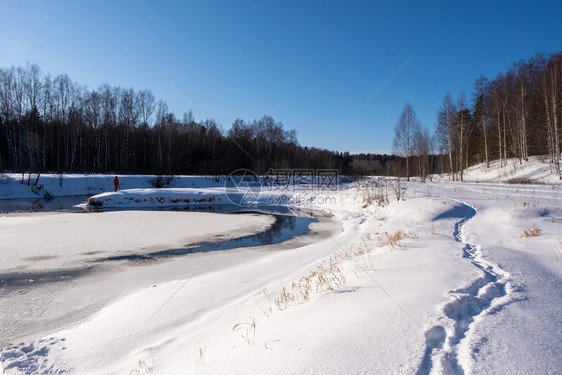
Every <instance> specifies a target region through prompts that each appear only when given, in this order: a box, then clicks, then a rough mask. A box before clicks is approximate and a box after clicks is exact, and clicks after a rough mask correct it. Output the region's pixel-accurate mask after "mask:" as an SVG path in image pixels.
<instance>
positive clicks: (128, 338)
mask: <svg viewBox="0 0 562 375" xmlns="http://www.w3.org/2000/svg"><path fill="white" fill-rule="evenodd" d="M379 182H383V183H384V184H386V185H388V186H390V187H389V189H388V195H389V199H390V204H388V205H386V206H384V207H379V206H377V204H376V203H374V202H373V203H372V204H370V205H367V206H365V201H364V197H365V196H367V195H368V194H369V193H368V191H370V194H371V195H375V194H377V193H381V192H383V193H384V191H386V190H385V189H384V188H383V189H380V188H378V187H373V186H371V187H366V186H359V185H355V186H348V187H346V188H342V189H340V190H339V191H337V192H306V191H305V192H299V193H294V195H293V193H291V194H290V195H291V197H292V199H291V201H290V203H291V204H293V205H295V206H300V207H306V208H314V209H316V210H322V211H324V212H329V213H332V214H333V215H334V216H335V218H336V219H337V220H339V222H340V223H341V231H335V232H334V231H332V230H328V229H327V228H325V229H326V231H327V232H328V233H329V235H327V236H326V237H325V238H324V239H316V240H315V241H313V242H312V243H311V242H303V241H300V242H299V241H294V242H291V243H292V244H294V245H293V246H285V247H284V248H282V249H281V248H278V247H276V248H274V249H268V248H267V247H265V248H255V249H249V248H248V249H238V250H233V251H224V252H213V253H204V254H190V255H188V256H182V257H177V258H174V259H173V260H168V261H162V262H154V263H149V264H140V265H133V266H131V265H129V264H125V263H123V264H121V265H120V268H118V269H117V270H115V269H113V268H110V269H108V270H106V271H104V272H101V271H100V272H99V273H93V274H87V275H80V277H70V281H69V282H68V283H65V282H59V283H45V285H41V286H40V287H39V288H24V287H22V290H23V293H24V294H21V295H19V294H18V293H17V292H18V291H13V292H10V293H11V294H10V295H4V296H1V297H0V304H2V301H1V299H5V300H6V301H10V303H11V305H12V306H10V307H9V308H8V306H7V304H6V303H4V304H2V305H1V306H2V309H3V311H2V316H5V314H6V311H7V312H8V314H10V315H9V316H10V318H9V319H11V320H17V319H21V318H22V317H23V318H25V319H27V320H26V321H27V322H29V324H27V325H26V327H29V325H33V324H35V329H34V330H31V331H30V330H29V329H28V328H27V329H26V331H25V335H21V337H22V339H21V340H19V339H17V338H19V337H20V336H18V332H17V331H11V332H8V333H6V334H9V335H10V337H13V338H14V340H12V341H11V342H12V345H7V346H6V347H5V348H4V349H3V350H2V351H1V352H0V368H3V371H4V372H5V373H7V374H12V373H25V372H30V373H49V374H59V373H63V372H64V373H76V374H107V373H111V374H120V373H127V374H131V373H132V374H141V373H142V374H144V373H158V374H177V373H204V374H224V373H229V374H263V373H272V374H286V373H294V374H303V373H309V374H324V373H334V374H362V373H364V374H392V373H404V374H412V373H417V374H428V373H432V374H440V373H445V374H450V373H452V374H461V373H466V374H471V373H475V374H504V373H505V374H507V373H509V374H555V373H559V371H560V368H562V359H560V358H562V357H560V355H559V352H560V349H562V288H561V286H562V283H561V277H562V242H561V239H562V231H561V225H560V223H561V222H562V212H561V208H560V203H561V201H560V200H561V197H560V191H559V186H560V185H508V184H499V183H453V182H448V181H444V180H443V181H438V182H431V183H426V184H421V183H419V182H412V183H409V184H406V193H405V199H404V200H401V201H396V200H395V199H394V194H393V185H394V184H395V182H394V181H389V180H379ZM145 193H146V194H145V196H147V195H148V196H153V197H156V196H158V194H161V195H162V194H163V195H166V196H169V194H168V193H170V192H168V193H164V192H157V191H152V192H145ZM176 193H177V194H178V195H181V194H187V195H186V196H190V195H191V194H193V192H192V191H184V192H183V193H182V192H181V191H176ZM130 194H132V193H130ZM214 194H219V191H218V190H217V191H215V192H214ZM271 194H274V193H267V194H263V196H260V199H262V203H264V202H267V201H270V202H271V201H272V198H273V200H274V201H278V200H279V199H278V197H275V196H274V195H273V196H272V195H271ZM283 194H289V193H287V192H283ZM122 196H123V194H114V195H113V197H114V198H115V201H119V200H120V199H121V197H122ZM111 197H112V194H106V195H104V202H105V203H104V204H105V205H109V206H110V205H111V202H112V198H111ZM127 202H129V203H128V204H129V205H134V204H135V202H134V200H127ZM140 202H142V200H141V201H139V202H137V203H136V204H141V203H140ZM163 214H166V213H163ZM174 214H175V213H174ZM177 214H179V215H181V214H182V213H177ZM74 215H82V214H74ZM88 215H90V214H85V216H88ZM92 215H99V214H92ZM53 216H58V214H53ZM164 216H165V215H164ZM100 217H101V216H100ZM3 219H5V220H6V221H4V223H3V224H2V227H1V228H2V229H3V228H4V225H6V223H8V222H10V221H11V220H17V219H19V216H14V215H12V216H10V215H9V216H8V217H6V218H3ZM120 223H121V224H120ZM262 224H263V223H260V224H259V225H262ZM46 225H47V224H46ZM120 225H122V226H123V228H122V229H123V230H125V229H126V228H127V227H128V224H126V223H125V222H123V221H121V222H119V223H116V224H115V226H116V227H119V226H120ZM316 225H317V227H316V230H318V231H322V230H323V229H324V225H327V224H324V223H323V222H320V223H317V224H316ZM535 228H539V229H540V235H538V236H535V237H529V238H526V237H524V236H523V234H524V230H525V229H528V230H532V229H535ZM129 229H130V228H129ZM52 230H53V232H58V233H60V229H59V228H58V227H57V226H56V225H55V224H53V226H52ZM116 230H117V231H118V232H119V230H118V228H117V229H116ZM398 230H401V231H403V233H404V235H405V238H404V239H403V240H401V241H398V243H397V244H395V246H394V247H393V246H391V245H390V244H389V240H388V239H389V237H392V236H393V235H395V234H396V233H397V231H398ZM4 233H5V231H4V230H2V231H0V241H2V243H4V242H3V241H4V238H3V236H4ZM537 233H538V231H537ZM95 234H97V233H92V235H95ZM30 236H32V234H30ZM67 236H71V234H65V235H64V237H65V238H66V237H67ZM154 237H157V234H156V233H155V236H154ZM84 241H85V242H86V241H88V239H84ZM151 241H152V239H151ZM151 243H152V244H153V245H154V246H158V245H159V238H155V239H154V242H151ZM161 244H162V245H166V244H168V242H166V241H164V240H162V243H161ZM22 250H24V251H25V252H26V254H32V253H33V249H22ZM30 256H31V255H30ZM8 271H10V269H6V268H5V267H4V266H1V269H0V272H1V273H2V276H5V274H6V273H7V272H8ZM283 288H285V289H283ZM88 293H89V294H91V295H95V297H93V299H94V300H95V303H94V302H91V303H89V302H88V300H87V298H85V297H84V295H86V294H88ZM18 301H25V303H22V304H21V305H18ZM68 305H70V307H69V306H68ZM72 305H75V306H72ZM61 311H65V312H66V313H67V314H68V315H66V316H65V315H61ZM12 314H18V315H12ZM51 327H56V328H52V329H51V330H50V331H49V328H51ZM32 332H37V334H36V335H35V336H34V335H33V334H32ZM2 334H5V333H2ZM20 342H21V344H20Z"/></svg>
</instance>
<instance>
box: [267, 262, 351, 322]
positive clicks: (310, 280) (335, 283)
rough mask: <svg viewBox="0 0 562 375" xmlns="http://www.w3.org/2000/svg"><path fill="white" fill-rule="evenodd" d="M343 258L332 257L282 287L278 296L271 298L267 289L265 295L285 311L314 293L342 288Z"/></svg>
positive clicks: (344, 280) (343, 282) (343, 277)
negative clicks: (341, 264)
mask: <svg viewBox="0 0 562 375" xmlns="http://www.w3.org/2000/svg"><path fill="white" fill-rule="evenodd" d="M341 259H342V257H341V256H337V255H334V256H332V257H330V259H328V260H327V261H324V262H323V263H322V264H320V265H319V266H318V267H316V269H314V270H312V271H310V273H309V274H308V275H306V276H304V277H301V278H300V279H299V281H298V282H294V283H292V284H291V286H290V287H285V286H284V287H282V288H281V292H280V293H279V295H278V296H277V297H276V298H271V296H270V294H269V292H267V290H266V289H264V295H265V296H266V297H267V298H268V299H269V300H270V301H272V302H273V303H274V305H275V306H277V308H278V310H279V311H283V310H285V309H287V308H288V307H289V306H290V305H296V304H298V303H301V302H305V301H308V300H309V299H310V298H311V296H312V295H313V294H319V293H321V292H324V291H332V290H337V289H340V288H342V287H343V286H344V285H345V282H346V279H345V276H344V275H343V273H342V271H341V268H340V266H339V264H340V261H341ZM262 311H263V309H262ZM269 311H271V309H270V310H269ZM266 315H267V313H266Z"/></svg>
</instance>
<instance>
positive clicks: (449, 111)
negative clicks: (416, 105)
mask: <svg viewBox="0 0 562 375" xmlns="http://www.w3.org/2000/svg"><path fill="white" fill-rule="evenodd" d="M455 114H456V108H455V105H454V104H453V102H452V100H451V94H450V93H447V95H445V98H443V104H442V105H441V109H440V110H439V112H438V114H437V136H438V137H439V141H440V143H441V145H442V146H443V148H444V149H445V150H446V151H447V154H448V155H449V173H450V176H452V178H453V179H454V172H455V170H454V168H453V142H454V122H455Z"/></svg>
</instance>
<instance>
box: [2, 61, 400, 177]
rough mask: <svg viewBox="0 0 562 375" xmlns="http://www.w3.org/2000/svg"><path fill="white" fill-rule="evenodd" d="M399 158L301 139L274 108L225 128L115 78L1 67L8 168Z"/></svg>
mask: <svg viewBox="0 0 562 375" xmlns="http://www.w3.org/2000/svg"><path fill="white" fill-rule="evenodd" d="M354 158H355V160H354ZM399 163H400V160H398V158H396V157H392V156H387V155H358V156H355V157H352V156H351V155H349V153H347V152H345V153H340V152H332V151H328V150H320V149H316V148H309V147H303V146H301V145H299V143H298V140H297V133H296V131H295V130H286V129H284V127H283V124H282V123H281V122H278V121H275V120H274V119H273V118H271V117H269V116H264V117H262V118H261V119H259V120H253V121H250V122H246V121H244V120H242V119H237V120H236V121H235V122H234V123H233V124H232V127H231V128H230V129H229V130H228V131H224V130H223V129H222V128H221V126H220V125H218V124H217V123H216V122H215V121H214V120H212V119H207V120H204V121H199V122H197V121H195V119H194V118H193V115H192V113H191V111H189V112H188V113H186V114H184V115H183V118H181V119H179V118H177V117H176V116H175V114H173V113H172V112H171V111H170V110H169V109H168V107H167V105H166V103H165V102H163V101H162V100H158V101H157V100H156V99H155V97H154V95H153V94H152V93H151V91H150V90H140V91H135V90H133V89H130V88H129V89H127V88H122V87H112V86H109V85H108V84H104V85H101V86H100V87H98V88H97V89H88V88H87V87H85V86H83V85H80V84H78V83H76V82H74V81H72V80H71V79H70V78H69V77H68V75H58V76H56V77H54V78H53V77H51V76H50V75H45V74H43V73H42V72H41V70H40V68H39V67H38V66H37V65H35V64H27V65H26V66H24V67H10V68H5V69H0V170H1V171H12V172H29V173H41V172H56V173H62V172H89V173H122V174H134V173H143V174H205V175H219V174H228V173H230V172H232V171H233V170H236V169H238V168H248V169H252V170H254V171H256V172H257V173H260V174H265V173H266V172H268V171H269V170H270V169H271V168H273V169H296V168H308V169H338V170H339V171H340V172H341V173H344V174H356V173H377V174H393V173H396V172H397V171H398V170H399ZM354 164H355V166H356V167H357V168H355V167H354ZM356 169H357V171H356ZM358 171H360V172H358Z"/></svg>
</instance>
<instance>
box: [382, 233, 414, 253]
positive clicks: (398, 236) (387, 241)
mask: <svg viewBox="0 0 562 375" xmlns="http://www.w3.org/2000/svg"><path fill="white" fill-rule="evenodd" d="M407 237H408V236H407V235H406V232H404V231H403V230H402V229H398V230H397V231H396V232H394V233H388V232H385V233H384V235H383V236H380V237H379V246H381V247H382V246H386V245H390V246H391V247H392V248H393V249H396V248H397V247H402V240H403V239H405V238H407Z"/></svg>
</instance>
